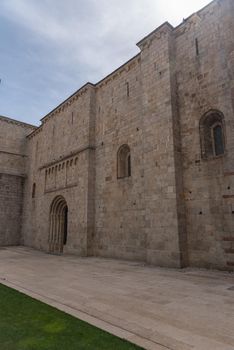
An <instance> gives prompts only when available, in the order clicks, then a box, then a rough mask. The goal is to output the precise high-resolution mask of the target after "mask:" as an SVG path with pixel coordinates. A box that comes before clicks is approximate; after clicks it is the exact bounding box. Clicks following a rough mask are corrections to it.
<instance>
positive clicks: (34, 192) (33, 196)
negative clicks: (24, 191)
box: [32, 183, 36, 198]
mask: <svg viewBox="0 0 234 350" xmlns="http://www.w3.org/2000/svg"><path fill="white" fill-rule="evenodd" d="M35 195H36V184H35V183H34V184H33V187H32V198H35Z"/></svg>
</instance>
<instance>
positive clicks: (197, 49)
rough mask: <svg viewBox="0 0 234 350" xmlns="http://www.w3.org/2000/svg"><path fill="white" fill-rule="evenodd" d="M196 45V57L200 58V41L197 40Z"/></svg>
mask: <svg viewBox="0 0 234 350" xmlns="http://www.w3.org/2000/svg"><path fill="white" fill-rule="evenodd" d="M195 45H196V55H197V56H199V44H198V39H197V38H196V39H195Z"/></svg>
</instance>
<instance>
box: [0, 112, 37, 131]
mask: <svg viewBox="0 0 234 350" xmlns="http://www.w3.org/2000/svg"><path fill="white" fill-rule="evenodd" d="M0 120H2V121H5V122H11V123H13V124H17V125H22V126H25V127H27V128H30V129H36V128H37V126H36V125H32V124H29V123H25V122H22V121H21V120H17V119H13V118H10V117H6V116H4V115H0Z"/></svg>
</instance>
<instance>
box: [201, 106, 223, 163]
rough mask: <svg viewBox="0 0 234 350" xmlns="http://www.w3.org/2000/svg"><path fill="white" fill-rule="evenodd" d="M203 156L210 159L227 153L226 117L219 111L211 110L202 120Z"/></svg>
mask: <svg viewBox="0 0 234 350" xmlns="http://www.w3.org/2000/svg"><path fill="white" fill-rule="evenodd" d="M200 139H201V151H202V158H205V159H208V158H212V157H217V156H220V155H223V154H224V153H225V141H224V117H223V114H222V113H221V112H219V111H215V110H211V111H209V112H208V113H206V114H205V115H204V116H203V117H202V118H201V120H200Z"/></svg>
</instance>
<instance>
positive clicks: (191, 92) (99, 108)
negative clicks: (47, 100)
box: [0, 0, 234, 270]
mask: <svg viewBox="0 0 234 350" xmlns="http://www.w3.org/2000/svg"><path fill="white" fill-rule="evenodd" d="M233 16H234V3H233V1H232V0H222V1H218V0H215V1H213V2H212V3H210V4H209V5H208V6H206V7H205V8H204V9H202V10H200V11H199V12H197V13H195V14H193V15H192V16H190V17H189V18H188V19H187V20H185V21H184V22H183V23H182V24H181V25H179V26H178V27H177V28H173V27H172V26H171V25H170V24H169V23H164V24H163V25H162V26H160V27H159V28H157V29H156V30H155V31H154V32H152V33H150V34H149V35H148V36H147V37H146V38H144V39H143V40H141V41H140V42H139V43H138V44H137V45H138V47H139V49H140V52H139V54H138V55H136V56H135V57H133V58H132V59H131V60H130V61H129V62H127V63H126V64H124V65H123V66H122V67H120V68H119V69H117V70H116V71H114V72H113V73H112V74H110V75H109V76H107V77H106V78H104V79H103V80H102V81H100V82H99V83H97V84H95V85H94V84H91V83H87V84H86V85H85V86H83V87H82V88H81V89H80V90H78V91H77V92H75V93H74V94H73V95H72V96H71V97H69V98H68V99H67V100H66V101H64V102H63V103H62V104H61V105H59V106H58V107H56V108H55V109H54V110H53V111H52V112H50V113H49V114H48V115H47V116H45V117H44V118H43V119H42V123H41V126H40V127H39V128H33V127H32V126H27V125H26V124H23V123H20V122H15V121H12V122H11V120H10V119H9V118H8V119H4V118H0V125H1V128H2V130H4V128H5V125H12V127H13V125H14V129H12V130H11V129H7V130H6V129H5V130H4V132H3V133H2V134H1V141H0V144H1V147H2V150H3V151H4V152H6V151H7V152H8V151H9V150H10V152H13V151H12V148H14V152H15V153H19V154H20V156H19V159H18V158H16V156H13V155H12V154H11V155H10V154H9V155H6V154H7V153H4V155H3V153H0V161H1V163H0V172H1V174H2V175H0V176H1V178H0V185H1V189H2V188H4V189H3V190H1V196H4V198H5V199H4V201H5V200H6V199H7V202H6V203H7V205H6V206H4V205H3V203H2V204H1V216H0V220H1V229H0V244H1V245H4V244H5V245H6V244H20V243H21V244H25V245H27V246H32V247H35V248H38V249H42V250H45V251H50V252H52V253H62V252H67V253H73V254H77V255H82V256H87V255H96V256H105V257H114V258H124V259H135V260H140V261H145V262H147V263H151V264H156V265H160V266H172V267H183V266H199V267H212V268H220V269H228V270H233V269H234V39H233V38H234V35H233V34H234V23H233V22H234V21H233ZM9 123H12V124H9ZM22 130H23V132H22ZM13 145H14V146H13ZM22 147H23V148H22ZM19 150H20V151H19ZM0 151H1V150H0ZM14 152H13V153H14ZM12 157H14V158H12ZM12 160H13V163H12ZM10 164H11V165H10ZM12 164H13V165H14V169H15V170H14V174H13V175H12V172H11V171H10V168H11V166H12ZM6 174H7V178H6ZM12 176H14V177H13V178H12ZM12 179H14V180H12ZM2 186H3V187H2ZM23 195H24V196H23ZM23 198H24V199H23ZM22 201H23V204H22ZM13 212H14V213H16V214H15V215H13V214H12V213H13ZM11 215H13V216H14V220H11ZM2 222H3V224H2ZM21 224H22V227H21Z"/></svg>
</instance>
